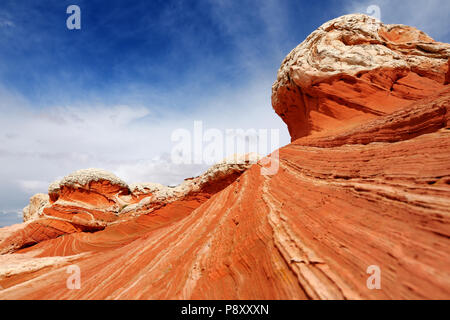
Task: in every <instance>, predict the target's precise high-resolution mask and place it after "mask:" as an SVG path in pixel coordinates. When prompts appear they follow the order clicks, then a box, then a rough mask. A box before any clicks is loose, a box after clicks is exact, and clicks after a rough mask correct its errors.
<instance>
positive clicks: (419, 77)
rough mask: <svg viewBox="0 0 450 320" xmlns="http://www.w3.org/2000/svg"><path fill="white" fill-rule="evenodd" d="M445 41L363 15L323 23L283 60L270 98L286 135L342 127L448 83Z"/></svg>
mask: <svg viewBox="0 0 450 320" xmlns="http://www.w3.org/2000/svg"><path fill="white" fill-rule="evenodd" d="M449 58H450V46H449V45H448V44H445V43H439V42H435V41H434V40H433V39H431V38H430V37H429V36H427V35H426V34H424V33H423V32H421V31H419V30H417V29H415V28H411V27H407V26H403V25H384V24H383V23H381V22H379V21H377V20H375V19H373V18H370V17H368V16H364V15H348V16H344V17H341V18H338V19H335V20H332V21H330V22H327V23H325V24H324V25H323V26H321V27H320V28H319V29H317V30H316V31H314V32H313V33H312V34H311V35H310V36H309V37H308V38H307V39H306V40H305V41H304V42H303V43H301V44H300V45H299V46H298V47H297V48H295V49H294V50H292V52H291V53H289V55H288V56H287V57H286V58H285V60H284V61H283V63H282V65H281V68H280V70H279V72H278V77H277V81H276V82H275V83H274V85H273V88H272V104H273V107H274V109H275V111H276V112H277V114H278V115H280V117H281V118H282V119H283V120H284V121H285V122H286V124H287V125H288V128H289V132H290V133H291V137H292V141H294V140H296V139H298V138H300V137H303V136H307V135H312V134H324V133H325V132H328V133H331V132H339V131H346V130H347V129H348V128H350V127H352V126H355V125H358V124H360V123H364V122H366V121H368V120H371V119H375V118H377V117H380V116H385V115H387V114H390V113H392V112H394V111H397V110H401V109H403V108H405V107H406V106H408V105H410V104H411V103H412V102H414V101H418V100H421V99H423V98H426V97H428V96H430V95H432V94H434V93H435V92H437V91H440V90H442V89H444V88H445V87H446V86H447V85H448V82H449V81H448V77H449V73H450V68H449V62H448V61H449Z"/></svg>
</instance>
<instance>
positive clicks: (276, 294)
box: [0, 15, 450, 300]
mask: <svg viewBox="0 0 450 320" xmlns="http://www.w3.org/2000/svg"><path fill="white" fill-rule="evenodd" d="M448 58H449V45H448V44H442V43H437V42H434V41H433V40H432V39H431V38H429V37H428V36H427V35H425V34H424V33H422V32H420V31H418V30H416V29H414V28H411V27H406V26H399V25H384V24H382V23H381V22H379V21H375V20H374V19H372V18H370V17H368V16H365V15H348V16H343V17H340V18H337V19H335V20H332V21H330V22H328V23H326V24H324V25H323V26H322V27H320V28H319V29H318V30H317V31H315V32H313V33H312V34H311V35H310V36H309V37H308V38H307V39H306V40H305V42H303V43H302V44H301V45H300V46H299V47H297V48H296V49H294V50H293V51H292V52H291V53H290V54H289V55H288V56H287V57H286V59H285V60H284V62H283V64H282V65H281V68H280V70H279V72H278V78H277V81H276V82H275V84H274V86H273V95H272V102H273V107H274V109H275V111H276V112H277V113H278V114H279V115H280V116H281V117H282V118H283V120H284V121H285V122H286V123H287V125H288V127H289V131H290V133H291V137H292V140H293V142H292V143H291V144H289V145H287V146H285V147H283V148H281V149H279V150H277V152H274V154H276V155H277V156H279V157H277V158H276V161H277V163H278V164H279V166H278V170H275V171H274V172H272V174H271V175H265V174H262V171H261V169H262V167H264V166H265V164H266V161H265V160H266V159H267V158H268V157H266V158H265V159H263V160H262V161H259V162H258V163H257V164H253V161H250V156H248V155H247V156H245V157H243V158H240V157H238V158H234V159H233V160H231V161H228V160H227V161H224V162H222V163H219V164H217V165H215V166H213V167H211V168H210V169H209V170H208V171H207V172H205V173H204V174H203V175H201V176H199V177H195V178H189V179H186V180H185V181H184V182H183V183H182V184H180V185H179V186H176V187H173V188H171V187H166V186H162V185H158V184H148V183H147V184H145V183H144V184H135V185H129V186H127V185H126V184H125V183H123V182H121V181H120V180H119V179H116V177H114V176H112V175H110V174H104V173H101V174H100V173H98V172H91V171H88V172H81V173H77V174H75V175H74V176H72V175H71V176H72V177H71V178H68V179H63V181H62V182H58V183H55V184H52V186H51V188H50V190H49V198H50V201H49V204H47V205H45V198H41V197H40V196H37V197H36V198H35V199H34V200H33V199H32V201H31V203H30V207H29V208H28V209H27V210H25V211H26V212H27V217H29V218H27V219H28V222H26V223H23V224H20V225H15V226H11V227H7V228H2V229H0V254H2V253H12V254H9V255H8V254H3V256H0V286H1V287H3V288H4V289H3V290H0V299H221V300H228V299H257V300H264V299H289V300H292V299H444V300H448V299H450V161H449V159H450V86H449V81H448V79H449V62H448ZM271 158H272V157H271ZM237 160H239V161H237ZM64 181H66V182H67V181H68V182H67V183H66V182H64ZM42 207H43V209H42V210H41V208H42ZM41 212H42V213H41ZM33 219H35V220H33ZM86 231H90V232H86ZM13 252H15V253H13ZM54 258H55V259H54ZM53 259H54V260H53ZM74 263H75V264H76V265H77V266H79V268H80V270H81V274H82V286H81V288H80V289H79V290H67V286H66V281H67V277H68V275H67V269H66V267H67V266H68V265H70V264H74ZM377 269H378V270H379V271H380V274H378V275H379V276H380V278H379V279H380V283H381V287H380V288H374V287H373V284H374V283H373V281H372V280H371V279H374V278H377V276H378V275H377V274H376V273H374V272H373V270H377ZM375 282H376V281H375Z"/></svg>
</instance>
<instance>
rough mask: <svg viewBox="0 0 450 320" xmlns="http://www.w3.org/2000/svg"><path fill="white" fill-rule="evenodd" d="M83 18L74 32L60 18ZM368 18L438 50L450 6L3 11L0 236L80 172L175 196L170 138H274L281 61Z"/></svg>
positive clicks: (155, 4)
mask: <svg viewBox="0 0 450 320" xmlns="http://www.w3.org/2000/svg"><path fill="white" fill-rule="evenodd" d="M71 4H76V5H78V6H80V8H81V30H76V31H74V30H68V29H67V28H66V19H67V17H68V15H67V14H66V8H67V7H68V6H69V5H71ZM373 4H375V5H378V6H379V7H380V9H381V15H382V16H381V18H382V20H383V22H386V23H403V24H409V25H413V26H416V27H419V28H420V29H422V30H424V31H425V32H427V33H429V34H430V35H431V36H432V37H434V38H435V39H436V40H439V41H444V42H450V33H449V30H450V28H449V27H450V25H449V22H448V21H449V19H448V14H449V12H450V1H448V0H435V1H420V0H412V1H410V0H397V1H395V0H394V1H387V0H379V1H337V0H336V1H334V0H330V1H301V0H293V1H290V0H289V1H288V0H267V1H264V0H253V1H226V0H199V1H158V0H152V1H149V0H143V1H123V0H122V1H119V0H109V1H100V0H89V1H78V0H71V1H62V0H47V1H46V0H42V1H31V0H30V1H24V0H2V1H1V3H0V112H1V114H2V116H1V119H0V168H1V169H0V226H2V225H5V224H10V223H12V222H17V221H18V218H17V211H19V210H21V208H23V207H24V206H25V205H26V204H27V202H28V198H29V197H30V196H31V195H32V194H34V193H37V192H44V193H45V192H46V188H47V185H48V184H49V183H50V182H51V181H53V180H54V179H57V178H61V177H63V176H64V175H66V174H68V173H70V172H72V171H74V170H77V169H81V168H88V167H100V168H105V169H107V170H111V171H113V172H114V173H116V174H118V175H119V176H120V177H122V178H123V179H125V180H126V181H128V182H138V181H141V182H142V181H153V182H160V183H165V184H174V183H179V182H180V181H181V180H182V179H183V178H185V177H189V176H193V175H196V174H199V173H200V172H201V171H202V170H203V169H205V167H204V166H188V167H175V166H173V165H171V164H170V161H169V160H168V156H167V153H168V152H170V149H171V141H170V134H171V132H173V130H175V129H176V128H180V127H181V128H187V129H189V128H191V127H192V123H193V121H194V120H203V121H204V123H205V125H206V126H208V127H212V128H219V129H225V128H244V129H247V128H267V129H271V128H276V129H279V130H280V131H281V141H280V143H281V144H286V143H288V142H289V136H288V134H287V130H286V127H285V125H284V124H283V123H282V122H281V120H280V119H278V117H277V116H276V115H275V113H274V112H273V111H272V109H271V105H270V90H271V85H272V83H273V81H274V80H275V78H276V72H277V70H278V68H279V66H280V63H281V61H282V60H283V58H284V57H285V56H286V55H287V54H288V53H289V51H290V50H292V49H293V48H294V47H295V46H296V45H298V44H299V43H300V42H302V41H303V40H304V39H305V38H306V37H307V36H308V35H309V34H310V33H311V32H312V31H314V30H315V29H316V28H317V27H319V26H320V25H321V24H322V23H324V22H326V21H328V20H330V19H333V18H335V17H337V16H340V15H343V14H347V13H353V12H362V13H366V9H367V7H368V6H369V5H373Z"/></svg>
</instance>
